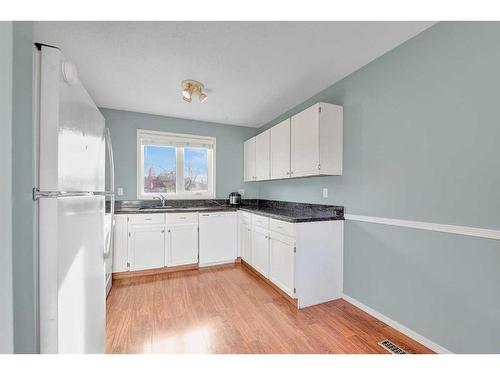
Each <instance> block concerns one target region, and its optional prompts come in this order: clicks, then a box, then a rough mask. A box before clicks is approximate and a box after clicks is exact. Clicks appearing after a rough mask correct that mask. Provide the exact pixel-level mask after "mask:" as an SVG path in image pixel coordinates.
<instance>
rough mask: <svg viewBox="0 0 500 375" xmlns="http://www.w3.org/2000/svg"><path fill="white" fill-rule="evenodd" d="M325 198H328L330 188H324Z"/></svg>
mask: <svg viewBox="0 0 500 375" xmlns="http://www.w3.org/2000/svg"><path fill="white" fill-rule="evenodd" d="M323 198H328V188H323Z"/></svg>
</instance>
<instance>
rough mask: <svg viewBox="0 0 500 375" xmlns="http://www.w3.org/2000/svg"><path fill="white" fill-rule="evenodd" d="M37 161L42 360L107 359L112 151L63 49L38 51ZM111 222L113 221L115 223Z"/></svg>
mask: <svg viewBox="0 0 500 375" xmlns="http://www.w3.org/2000/svg"><path fill="white" fill-rule="evenodd" d="M35 46H36V49H35V64H34V66H35V72H34V77H35V78H34V91H35V100H34V102H35V133H36V137H35V139H36V142H35V149H36V152H35V155H36V160H35V163H36V164H37V168H36V170H37V175H36V186H35V188H34V189H33V198H34V199H35V201H36V202H37V204H36V207H37V231H38V233H37V234H38V235H37V247H38V257H39V319H40V351H41V353H103V352H104V343H105V317H106V303H105V301H106V289H105V277H106V276H105V272H106V271H105V260H106V258H107V257H109V256H110V252H111V241H112V238H111V237H112V233H113V231H112V230H111V231H110V235H109V236H107V237H105V235H104V228H105V223H104V220H105V200H106V196H109V197H111V206H112V207H111V215H109V216H108V217H109V220H110V225H111V226H112V223H113V220H114V218H113V208H114V207H113V206H114V197H113V194H112V193H110V192H106V191H105V171H106V149H107V150H108V151H107V152H108V156H109V159H108V160H109V164H110V172H109V173H108V175H109V177H110V178H111V182H110V189H109V190H110V191H111V192H112V191H113V190H114V186H113V185H114V182H113V181H112V180H113V175H114V173H113V166H112V149H111V143H110V142H109V132H108V131H107V129H105V123H104V117H103V116H102V114H101V113H100V112H99V109H98V108H97V106H96V105H95V103H94V102H93V100H92V98H91V97H90V96H89V94H88V93H87V91H86V90H85V88H84V87H83V86H82V84H81V83H80V81H79V79H78V74H77V70H76V68H75V66H74V65H73V64H72V63H71V62H70V61H68V60H66V59H65V58H64V56H63V55H62V53H61V51H60V50H59V49H58V48H54V47H51V46H46V45H40V44H35ZM108 217H106V219H108Z"/></svg>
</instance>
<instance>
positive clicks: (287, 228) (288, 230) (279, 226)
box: [269, 219, 295, 237]
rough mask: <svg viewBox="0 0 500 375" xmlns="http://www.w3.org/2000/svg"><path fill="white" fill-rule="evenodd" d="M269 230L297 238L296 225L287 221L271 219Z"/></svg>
mask: <svg viewBox="0 0 500 375" xmlns="http://www.w3.org/2000/svg"><path fill="white" fill-rule="evenodd" d="M269 229H270V230H272V231H274V232H278V233H281V234H284V235H286V236H291V237H294V236H295V224H294V223H288V222H286V221H281V220H276V219H271V220H270V222H269Z"/></svg>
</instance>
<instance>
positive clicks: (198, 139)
mask: <svg viewBox="0 0 500 375" xmlns="http://www.w3.org/2000/svg"><path fill="white" fill-rule="evenodd" d="M144 137H152V138H157V139H160V138H162V137H166V138H174V139H175V138H178V139H179V142H189V140H192V141H193V142H194V143H203V142H206V143H207V144H211V145H212V149H211V150H209V152H208V193H204V192H192V193H187V192H184V193H178V194H177V193H175V194H173V193H168V194H167V193H161V194H162V195H163V196H164V197H165V198H166V199H215V197H216V190H215V186H216V180H217V178H216V173H215V166H216V149H217V147H216V139H215V137H207V136H198V135H193V134H183V133H169V132H162V131H154V130H146V129H137V158H136V159H137V199H138V200H151V199H153V197H155V196H157V195H158V193H144V192H143V187H144V179H143V170H142V167H143V160H142V158H143V153H142V139H143V138H144ZM180 152H181V150H180V148H177V155H176V156H177V157H176V163H177V165H176V169H177V171H184V165H183V162H184V160H183V158H181V157H179V154H180ZM182 183H183V181H182V179H181V178H177V179H176V190H177V191H180V189H181V188H182Z"/></svg>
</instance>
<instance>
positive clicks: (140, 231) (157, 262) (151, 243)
mask: <svg viewBox="0 0 500 375" xmlns="http://www.w3.org/2000/svg"><path fill="white" fill-rule="evenodd" d="M129 255H130V269H131V270H132V271H137V270H146V269H150V268H160V267H164V266H165V228H164V227H163V226H156V227H133V228H131V229H130V230H129Z"/></svg>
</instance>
